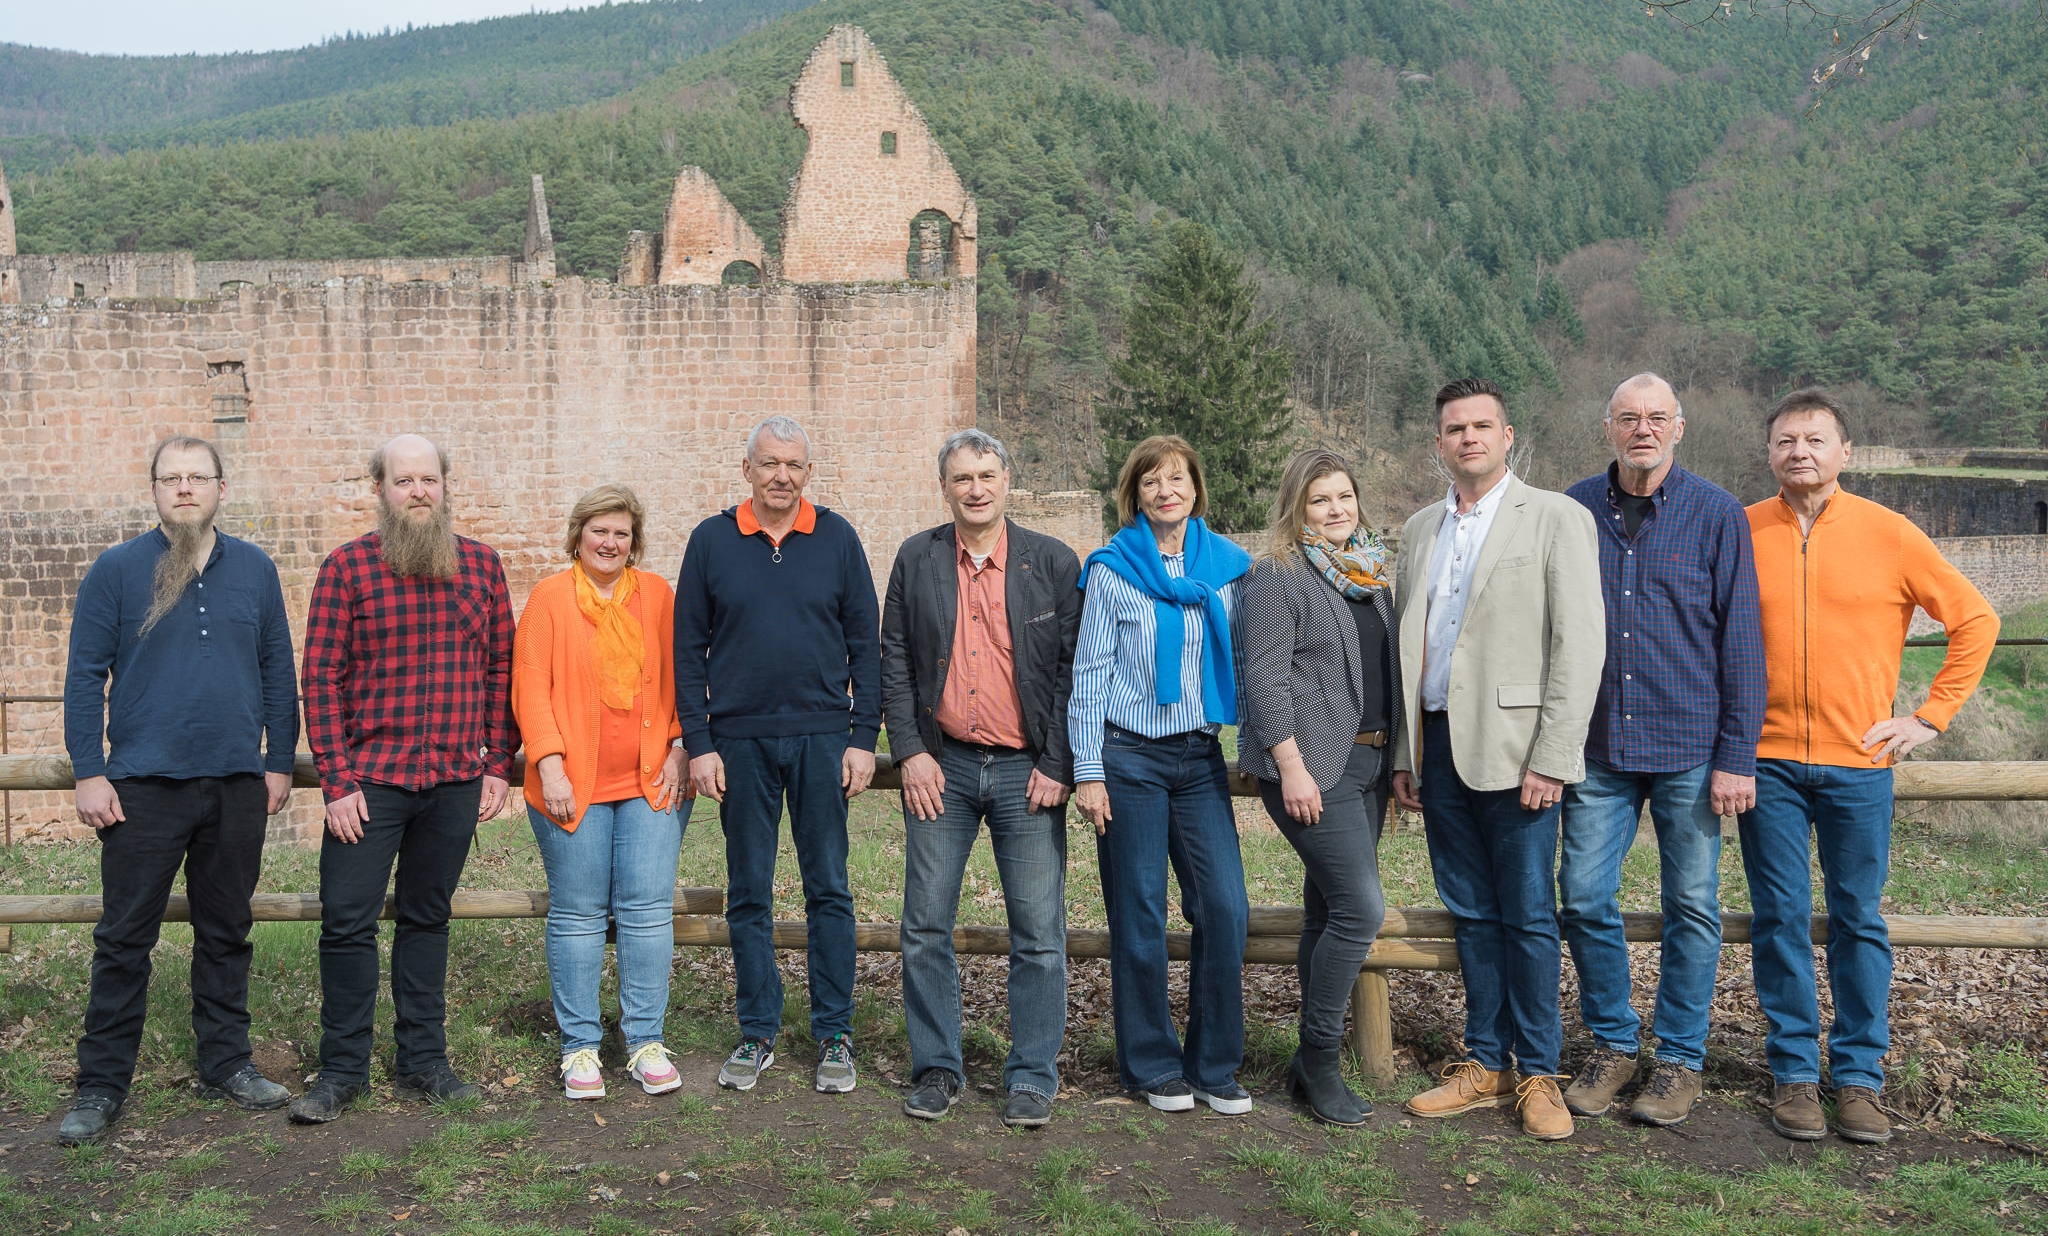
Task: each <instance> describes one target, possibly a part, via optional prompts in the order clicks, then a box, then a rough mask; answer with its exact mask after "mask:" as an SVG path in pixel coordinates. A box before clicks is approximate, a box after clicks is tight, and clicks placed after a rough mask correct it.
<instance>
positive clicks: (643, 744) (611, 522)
mask: <svg viewBox="0 0 2048 1236" xmlns="http://www.w3.org/2000/svg"><path fill="white" fill-rule="evenodd" d="M646 517H647V513H646V509H645V508H644V507H642V506H641V505H640V499H639V498H637V497H635V496H634V494H633V491H632V490H630V489H627V488H626V487H625V486H623V485H600V486H599V487H598V488H596V489H593V490H591V491H590V492H589V493H587V494H584V495H583V496H582V497H581V498H579V499H577V502H576V506H575V509H573V510H571V511H570V512H569V536H568V540H567V542H566V544H565V546H564V548H565V549H566V550H567V551H568V554H569V557H570V558H572V559H574V561H573V562H572V563H571V564H570V567H569V569H568V570H566V571H563V572H562V573H560V574H559V575H554V576H550V577H549V578H547V579H544V580H542V581H541V582H540V583H539V584H538V585H537V586H535V588H534V590H533V595H532V596H531V597H529V598H528V599H527V602H526V612H525V613H523V614H522V615H520V619H519V626H518V631H517V633H516V635H515V636H514V640H513V669H512V710H513V712H514V713H515V714H517V716H518V719H519V730H520V733H521V735H522V736H523V737H524V738H525V740H526V767H527V776H526V802H527V806H528V812H527V815H528V818H529V819H530V820H531V821H532V823H533V836H534V840H535V841H537V842H538V843H539V845H540V854H541V861H542V862H543V863H544V864H545V865H546V867H547V873H548V926H547V946H548V974H549V977H550V979H551V980H552V985H553V988H554V1001H555V1021H556V1023H557V1024H558V1025H559V1026H560V1027H561V1031H562V1092H563V1093H564V1094H565V1095H566V1096H567V1097H569V1098H571V1099H601V1098H603V1097H604V1074H603V1072H602V1071H600V1070H599V1068H598V1063H597V1048H598V1043H599V1040H600V1039H601V1038H602V1036H603V1027H602V1025H601V1024H600V1022H599V1020H598V994H597V992H598V979H599V977H600V976H601V975H602V974H603V972H604V933H605V919H606V917H607V916H610V917H611V918H612V919H613V920H615V921H616V922H617V924H618V954H619V1006H620V1010H621V1017H620V1026H621V1029H622V1030H624V1032H625V1037H626V1052H627V1063H626V1069H627V1071H628V1072H629V1073H630V1074H632V1076H633V1079H634V1080H635V1081H638V1082H639V1083H640V1085H641V1088H642V1089H644V1090H645V1091H647V1093H649V1094H662V1093H664V1092H666V1091H670V1090H674V1089H675V1088H677V1087H678V1086H680V1085H682V1078H681V1076H680V1075H679V1074H678V1073H677V1072H676V1068H675V1065H674V1064H672V1063H670V1061H669V1057H668V1052H667V1050H666V1049H665V1048H664V1047H663V1046H662V1042H661V1032H662V1024H663V1020H664V1017H665V1015H666V1013H667V1012H668V979H669V966H670V959H671V957H672V956H673V953H674V948H675V944H674V934H673V933H674V927H673V925H672V921H671V920H672V919H673V917H674V914H675V884H676V856H677V853H678V851H679V850H680V849H681V847H682V841H683V823H684V819H685V817H686V815H687V808H685V809H684V811H683V812H682V813H679V812H678V811H677V807H678V804H679V799H678V797H677V791H678V789H679V788H684V789H687V786H688V782H687V781H686V780H685V779H684V778H683V775H682V770H683V769H684V768H685V767H686V766H687V764H688V760H687V757H686V755H685V753H684V751H683V749H682V732H683V731H682V726H681V725H680V724H678V722H677V720H676V690H675V665H674V662H673V660H672V659H671V658H672V656H673V654H672V653H671V651H670V649H671V648H672V647H673V645H674V620H675V593H674V592H673V591H671V590H670V588H669V586H668V585H667V584H666V583H664V582H663V581H662V579H661V578H660V577H659V576H656V575H650V574H648V573H646V572H644V571H641V570H638V569H636V568H635V567H634V565H633V564H634V563H636V562H638V561H639V560H640V552H641V548H642V544H643V542H642V532H643V528H644V526H645V524H646Z"/></svg>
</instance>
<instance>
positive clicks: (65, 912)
mask: <svg viewBox="0 0 2048 1236" xmlns="http://www.w3.org/2000/svg"><path fill="white" fill-rule="evenodd" d="M523 772H524V769H523V767H520V768H515V770H514V773H513V776H514V783H515V784H517V783H518V781H519V779H520V778H521V777H522V776H523ZM1896 773H1897V775H1896V777H1895V786H1896V790H1895V793H1896V796H1897V797H1898V798H1900V799H1902V800H1919V801H1929V800H1949V801H1953V800H1987V799H2002V800H2026V799H2048V762H2041V763H2012V764H1990V763H1943V762H1937V761H1931V760H1930V761H1908V762H1906V763H1905V764H1902V765H1900V766H1899V767H1898V769H1897V770H1896ZM318 784H319V779H318V777H317V776H316V775H315V773H314V771H313V762H312V757H311V756H307V755H301V756H300V757H299V759H298V765H297V767H296V769H295V770H294V772H293V785H295V786H298V787H314V786H317V785H318ZM900 785H901V783H900V781H899V780H898V778H897V776H896V772H895V769H894V767H893V765H892V764H891V763H890V761H889V757H888V756H887V755H883V756H880V757H878V758H877V763H876V772H875V781H874V788H876V789H880V790H893V789H897V788H900ZM71 786H72V778H71V762H70V760H68V759H67V758H65V757H63V756H38V755H19V756H0V789H5V790H65V789H70V788H71ZM1257 787H1258V783H1257V782H1256V781H1255V780H1254V779H1252V778H1250V777H1248V776H1245V775H1243V774H1241V773H1239V772H1237V770H1236V769H1235V768H1233V769H1232V770H1231V792H1232V793H1233V794H1236V795H1240V796H1255V795H1256V794H1257V793H1258V788H1257ZM547 906H548V895H547V893H546V892H544V891H523V892H522V891H497V890H484V889H462V890H458V891H457V892H456V894H455V899H454V906H453V914H454V917H456V918H488V919H512V918H540V917H542V916H544V915H546V913H547ZM250 908H251V910H252V912H253V914H254V916H255V918H256V920H257V921H259V922H317V921H319V918H320V899H319V897H318V896H317V895H315V894H311V893H258V894H256V895H255V897H253V898H251V901H250ZM724 913H725V892H724V890H722V889H717V888H692V887H679V888H677V889H676V916H675V942H676V944H677V945H678V946H690V947H699V948H725V947H729V946H730V944H731V942H732V938H731V935H730V933H729V931H728V930H727V927H726V923H725V919H724V917H723V915H724ZM391 914H392V906H391V903H390V901H389V900H388V899H387V901H386V903H385V917H387V918H389V917H391ZM99 916H100V899H99V898H98V897H94V896H32V897H0V951H6V949H7V948H8V947H10V945H11V933H12V927H11V925H12V924H14V923H92V922H97V921H99ZM164 917H165V919H166V920H167V921H171V922H184V921H187V920H189V919H190V917H191V908H190V905H189V904H188V903H187V902H186V900H185V898H184V897H183V896H173V897H172V898H171V899H170V904H169V905H168V906H167V907H166V911H165V915H164ZM1301 917H1302V911H1301V907H1299V906H1253V907H1252V911H1251V919H1250V924H1249V931H1248V933H1247V937H1248V938H1247V939H1246V942H1245V951H1244V959H1245V961H1246V963H1247V964H1254V965H1293V964H1294V961H1295V943H1296V941H1297V940H1298V939H1299V937H1300V934H1301ZM1622 921H1623V931H1624V934H1625V935H1626V937H1627V938H1628V939H1629V940H1631V941H1655V940H1658V939H1661V938H1662V935H1663V919H1662V916H1660V915H1658V914H1654V913H1650V914H1636V913H1631V914H1624V915H1623V916H1622ZM1885 922H1886V924H1887V925H1888V927H1889V928H1890V931H1891V940H1892V943H1893V944H1894V945H1899V946H1920V947H1932V948H2017V949H2048V918H1991V917H1982V916H1949V915H1888V916H1886V919H1885ZM1749 926H1750V916H1749V915H1747V914H1724V915H1723V916H1722V919H1721V939H1722V942H1723V943H1725V944H1746V943H1748V942H1749ZM1812 934H1813V940H1814V943H1816V944H1823V943H1826V941H1827V919H1826V917H1825V916H1822V915H1815V916H1814V919H1813V925H1812ZM774 938H775V947H776V948H778V949H785V950H796V949H802V948H803V947H804V946H805V927H804V924H803V923H801V922H790V921H778V922H776V924H775V928H774ZM1188 942H1189V938H1188V933H1186V932H1168V933H1167V940H1166V946H1167V956H1168V957H1170V958H1173V959H1176V960H1185V959H1186V958H1187V955H1188ZM953 945H954V948H955V949H956V950H957V951H958V952H960V953H963V954H970V955H993V956H1007V955H1008V953H1009V951H1010V933H1009V931H1008V930H1007V929H1005V928H1002V927H962V928H959V929H958V930H956V931H955V932H954V933H953ZM854 946H855V948H856V949H858V950H859V951H861V952H891V953H893V952H900V951H901V948H902V945H901V942H900V936H899V929H898V927H897V925H896V924H894V923H859V924H856V925H855V928H854ZM1067 955H1068V956H1069V957H1107V956H1109V933H1108V932H1107V931H1104V930H1101V929H1095V928H1071V929H1069V930H1068V932H1067ZM1457 968H1458V953H1457V946H1456V944H1455V943H1454V941H1453V939H1452V923H1451V916H1450V914H1449V913H1448V912H1447V911H1444V910H1438V909H1428V908H1412V907H1390V908H1389V909H1388V910H1387V917H1386V922H1385V924H1384V925H1383V926H1382V927H1381V928H1380V938H1379V939H1378V940H1377V941H1375V942H1374V944H1373V947H1372V952H1371V954H1370V955H1369V956H1368V957H1367V959H1366V962H1365V968H1364V969H1363V970H1362V971H1361V972H1360V973H1359V976H1358V980H1357V982H1356V984H1355V985H1354V986H1353V988H1352V996H1351V1002H1352V1034H1353V1044H1354V1046H1355V1047H1356V1049H1357V1051H1358V1055H1359V1059H1360V1061H1361V1063H1362V1064H1363V1066H1364V1068H1365V1071H1366V1073H1368V1074H1369V1075H1371V1076H1374V1077H1378V1078H1391V1077H1392V1076H1393V1074H1394V1040H1393V1020H1392V1015H1391V1012H1390V1010H1389V1007H1388V987H1387V976H1386V972H1387V971H1389V970H1424V971H1426V970H1438V971H1451V970H1456V969H1457Z"/></svg>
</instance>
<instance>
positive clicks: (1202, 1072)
mask: <svg viewBox="0 0 2048 1236" xmlns="http://www.w3.org/2000/svg"><path fill="white" fill-rule="evenodd" d="M1102 771H1103V780H1104V782H1105V784H1106V788H1107V789H1108V791H1109V808H1110V813H1111V817H1110V821H1109V830H1108V831H1107V832H1105V833H1103V834H1102V835H1101V836H1099V837H1097V838H1096V839H1095V854H1096V861H1097V863H1098V864H1099V865H1100V867H1101V870H1102V904H1103V910H1104V911H1105V912H1106V913H1107V915H1108V918H1109V1002H1110V1010H1111V1014H1112V1016H1113V1017H1114V1018H1115V1021H1116V1064H1117V1071H1118V1072H1119V1073H1120V1074H1121V1075H1122V1077H1123V1084H1124V1087H1125V1089H1128V1090H1147V1089H1150V1088H1152V1087H1154V1086H1160V1085H1164V1084H1165V1083H1167V1082H1170V1081H1176V1080H1179V1079H1182V1078H1185V1079H1186V1080H1187V1081H1188V1082H1189V1084H1191V1085H1195V1086H1199V1087H1201V1088H1202V1089H1203V1090H1206V1091H1209V1092H1210V1093H1212V1094H1213V1093H1216V1092H1218V1091H1221V1092H1225V1093H1228V1092H1229V1090H1230V1089H1231V1087H1232V1086H1234V1085H1236V1080H1237V1070H1238V1068H1239V1067H1240V1066H1242V1065H1243V1064H1244V936H1245V927H1246V922H1247V920H1248V919H1249V918H1250V916H1251V908H1250V906H1249V905H1248V904H1247V898H1246V895H1245V887H1244V858H1243V856H1242V855H1241V854H1239V852H1238V848H1237V819H1236V817H1235V816H1234V815H1233V814H1232V812H1231V809H1230V779H1229V773H1228V771H1227V770H1226V769H1225V768H1224V765H1223V752H1222V749H1221V748H1220V747H1219V746H1218V745H1217V742H1216V739H1215V737H1214V736H1213V735H1210V734H1205V733H1203V732H1201V731H1200V730H1193V731H1190V732H1188V733H1186V734H1175V735H1173V736H1171V737H1168V738H1145V737H1142V736H1141V735H1138V734H1134V733H1132V732H1131V731H1129V730H1126V729H1123V728H1121V727H1119V726H1115V725H1110V726H1105V727H1104V730H1103V741H1102ZM1169 862H1171V863H1172V864H1173V874H1174V875H1175V877H1176V878H1178V879H1179V881H1180V897H1181V913H1182V914H1183V915H1185V916H1186V917H1187V920H1188V925H1189V926H1190V927H1192V928H1193V929H1194V932H1193V935H1194V939H1193V941H1192V942H1191V944H1190V946H1189V952H1188V1032H1187V1042H1186V1047H1185V1049H1183V1047H1182V1043H1181V1039H1180V1038H1179V1036H1177V1035H1175V1034H1174V1032H1173V1008H1172V1006H1171V1004H1169V1003H1168V1001H1167V996H1166V866H1167V864H1168V863H1169Z"/></svg>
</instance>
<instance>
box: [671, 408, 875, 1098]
mask: <svg viewBox="0 0 2048 1236" xmlns="http://www.w3.org/2000/svg"><path fill="white" fill-rule="evenodd" d="M740 474H741V475H742V476H744V477H745V478H746V480H747V484H748V485H749V486H751V487H752V489H753V497H752V498H750V499H749V500H748V501H746V502H742V503H740V504H739V505H738V506H735V507H732V508H730V509H728V510H724V511H721V512H719V513H718V514H717V515H714V516H712V517H711V518H710V519H707V520H705V521H704V522H703V523H701V524H698V525H697V527H696V530H695V531H693V532H692V533H691V534H690V545H689V548H688V550H687V551H685V553H684V556H683V571H682V576H681V578H679V579H678V580H677V581H676V711H677V712H678V713H679V714H680V715H681V719H682V725H683V745H684V746H685V747H687V748H688V749H689V750H690V751H691V753H692V754H693V758H692V759H691V760H690V779H691V780H692V781H694V782H695V783H696V786H697V792H698V793H699V794H702V795H704V796H705V797H707V798H710V799H713V800H715V801H716V802H717V803H718V808H719V810H718V818H719V823H720V825H721V826H722V827H723V829H724V831H725V869H726V895H725V919H726V923H727V924H728V925H729V926H730V928H731V931H732V960H733V971H734V977H735V982H736V986H737V988H738V992H737V996H738V1004H739V1022H740V1043H739V1046H738V1047H736V1048H734V1049H733V1052H732V1055H731V1056H729V1057H727V1059H726V1062H725V1065H724V1067H723V1068H721V1069H720V1070H719V1071H718V1084H719V1085H721V1086H724V1087H726V1088H728V1089H732V1090H751V1089H753V1088H754V1083H755V1082H756V1081H757V1080H759V1078H760V1075H761V1071H762V1070H763V1069H766V1068H767V1067H769V1066H770V1065H772V1064H774V1063H775V1036H776V1035H777V1033H779V1032H780V1030H781V1028H782V977H781V975H780V974H778V973H777V972H776V969H775V942H774V895H775V853H776V841H777V836H778V833H779V832H780V821H781V818H782V808H783V802H784V800H785V799H787V801H788V804H789V828H790V836H791V839H792V840H793V841H794V842H795V843H796V859H797V868H798V870H799V871H800V872H801V873H802V875H803V885H804V908H805V919H806V922H807V923H808V925H809V933H808V941H809V948H810V967H809V973H810V987H811V1034H812V1036H813V1037H815V1038H816V1039H817V1041H818V1067H817V1074H816V1079H815V1084H816V1086H817V1088H818V1089H819V1090H821V1091H824V1092H826V1093H832V1094H837V1093H844V1092H846V1091H848V1090H851V1089H853V1085H854V1068H853V1035H852V1031H853V952H854V949H853V893H852V891H851V890H850V889H849V888H848V886H847V879H846V804H847V801H848V800H850V799H851V798H852V797H853V796H854V795H856V794H858V793H860V792H861V791H862V790H865V789H867V788H868V782H869V781H870V780H872V779H873V778H874V775H875V736H876V734H877V732H878V731H879V730H880V729H881V725H882V700H881V690H882V662H881V655H880V651H879V648H880V644H879V639H880V625H881V619H880V614H879V612H878V609H877V607H876V604H875V582H874V576H873V574H872V573H871V572H870V571H869V570H868V559H867V552H866V551H865V550H864V549H862V548H861V543H860V538H859V537H858V536H856V535H855V534H854V531H853V526H852V525H851V524H849V523H847V522H846V520H845V519H844V518H842V517H840V516H839V515H836V514H834V513H833V512H831V511H828V510H821V509H819V508H818V507H815V506H812V505H811V503H810V502H809V501H807V500H806V499H805V498H804V496H803V490H804V482H805V481H807V480H809V479H810V474H811V442H810V435H808V434H806V433H805V432H804V429H803V426H801V425H799V424H797V423H796V422H795V421H794V420H791V419H790V418H789V417H786V416H771V417H769V418H768V419H767V420H765V421H762V422H761V423H760V424H758V425H756V426H754V429H753V432H751V433H749V434H748V435H747V453H746V458H745V459H744V460H742V461H741V463H740Z"/></svg>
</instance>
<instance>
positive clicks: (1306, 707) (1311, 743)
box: [1231, 558, 1401, 790]
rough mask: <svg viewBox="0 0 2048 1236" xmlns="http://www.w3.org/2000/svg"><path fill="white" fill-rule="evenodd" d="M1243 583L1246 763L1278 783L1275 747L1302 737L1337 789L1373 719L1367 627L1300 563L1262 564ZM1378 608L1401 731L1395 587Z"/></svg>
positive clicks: (1235, 634)
mask: <svg viewBox="0 0 2048 1236" xmlns="http://www.w3.org/2000/svg"><path fill="white" fill-rule="evenodd" d="M1240 587H1241V588H1242V591H1241V592H1239V593H1238V602H1237V616H1236V619H1235V621H1234V623H1233V624H1232V628H1231V642H1232V643H1233V644H1234V645H1235V646H1236V660H1237V690H1238V726H1239V732H1238V741H1237V755H1238V764H1239V766H1240V767H1241V768H1242V769H1243V770H1244V771H1245V772H1248V773H1251V774H1252V775H1254V776H1256V777H1258V778H1260V779H1261V780H1264V781H1278V780H1279V779H1280V768H1279V766H1278V765H1277V764H1275V763H1274V762H1273V750H1272V748H1273V747H1274V745H1275V744H1277V743H1282V742H1285V741H1287V740H1288V739H1289V738H1292V739H1294V742H1295V745H1296V746H1298V747H1300V748H1301V762H1302V763H1303V764H1304V765H1306V766H1307V768H1308V774H1309V776H1311V777H1313V778H1315V783H1316V788H1317V789H1322V790H1327V789H1329V788H1330V787H1331V786H1334V785H1336V784H1337V779H1338V778H1339V777H1342V776H1343V775H1344V766H1345V765H1346V764H1347V763H1348V762H1349V761H1350V759H1351V747H1352V744H1353V742H1354V741H1355V740H1356V739H1357V737H1358V722H1359V719H1360V718H1361V717H1362V716H1364V714H1365V669H1364V665H1363V662H1362V661H1361V659H1360V654H1359V650H1358V624H1357V622H1356V621H1354V620H1353V619H1352V617H1351V611H1350V610H1348V609H1346V608H1345V602H1344V598H1343V597H1341V596H1338V595H1337V590H1336V589H1334V588H1332V587H1330V585H1329V582H1328V581H1327V580H1325V579H1324V578H1323V577H1322V576H1321V575H1319V574H1317V573H1316V572H1315V571H1312V570H1310V569H1309V568H1308V567H1307V566H1306V565H1304V564H1302V563H1301V562H1298V561H1297V562H1282V561H1278V560H1275V559H1270V558H1268V559H1262V560H1260V562H1259V563H1258V565H1256V566H1254V567H1253V568H1252V573H1251V575H1250V576H1249V577H1247V578H1246V580H1245V581H1244V583H1243V584H1241V585H1240ZM1372 606H1373V608H1374V609H1376V610H1378V611H1379V615H1380V621H1381V622H1382V623H1384V624H1386V628H1387V659H1386V664H1385V665H1384V666H1382V667H1381V673H1382V674H1383V675H1385V678H1384V681H1385V682H1386V683H1387V684H1388V694H1389V696H1390V697H1391V700H1392V705H1391V709H1392V715H1391V716H1389V717H1388V718H1387V720H1388V724H1389V728H1390V730H1393V729H1399V728H1400V724H1401V691H1400V688H1399V685H1398V684H1399V683H1400V681H1401V665H1400V656H1401V653H1400V646H1399V643H1398V641H1397V640H1396V638H1395V634H1396V632H1397V631H1398V630H1399V628H1398V627H1396V626H1395V625H1394V606H1393V598H1392V597H1391V596H1390V595H1389V590H1388V589H1385V588H1379V589H1375V590H1374V592H1373V594H1372ZM1387 754H1391V752H1388V753H1387Z"/></svg>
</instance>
